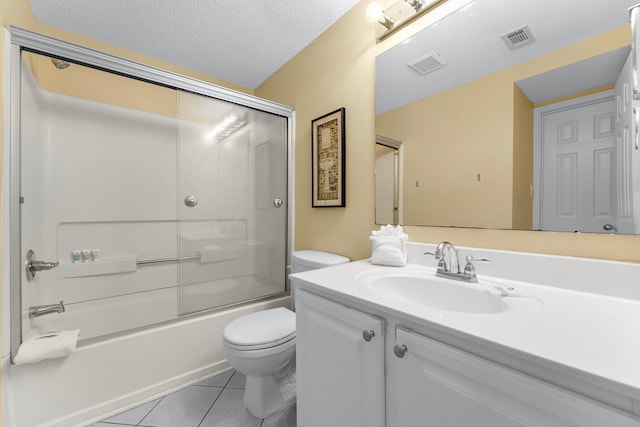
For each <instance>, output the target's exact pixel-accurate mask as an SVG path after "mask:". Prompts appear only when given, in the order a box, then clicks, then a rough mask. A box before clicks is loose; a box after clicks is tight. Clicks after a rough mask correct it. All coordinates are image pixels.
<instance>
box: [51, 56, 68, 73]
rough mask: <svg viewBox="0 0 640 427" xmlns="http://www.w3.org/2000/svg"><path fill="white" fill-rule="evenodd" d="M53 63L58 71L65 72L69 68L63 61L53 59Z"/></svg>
mask: <svg viewBox="0 0 640 427" xmlns="http://www.w3.org/2000/svg"><path fill="white" fill-rule="evenodd" d="M51 62H53V65H54V67H56V68H57V69H58V70H64V69H65V68H68V67H69V63H68V62H66V61H63V60H62V59H57V58H51Z"/></svg>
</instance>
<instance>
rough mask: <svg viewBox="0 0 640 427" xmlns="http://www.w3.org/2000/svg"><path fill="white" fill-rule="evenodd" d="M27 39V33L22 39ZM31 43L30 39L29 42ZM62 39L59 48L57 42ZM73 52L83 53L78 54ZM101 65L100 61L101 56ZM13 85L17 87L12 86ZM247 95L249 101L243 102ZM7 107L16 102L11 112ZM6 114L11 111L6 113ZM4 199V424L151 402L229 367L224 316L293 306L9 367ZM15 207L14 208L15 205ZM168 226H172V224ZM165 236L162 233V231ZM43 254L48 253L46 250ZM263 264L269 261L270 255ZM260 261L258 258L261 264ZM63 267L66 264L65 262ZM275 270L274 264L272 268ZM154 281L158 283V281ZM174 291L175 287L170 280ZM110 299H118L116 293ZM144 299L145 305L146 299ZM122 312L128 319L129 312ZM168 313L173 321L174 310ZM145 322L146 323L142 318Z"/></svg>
mask: <svg viewBox="0 0 640 427" xmlns="http://www.w3.org/2000/svg"><path fill="white" fill-rule="evenodd" d="M14 32H15V33H17V34H18V37H17V39H19V41H20V44H23V43H22V37H23V36H24V34H23V33H22V31H21V30H15V29H12V34H11V35H9V33H8V32H7V31H6V30H5V42H6V44H5V49H4V52H5V57H4V58H3V59H4V61H5V63H6V64H9V65H10V66H8V67H5V68H4V69H5V75H4V76H3V77H4V81H6V82H9V81H11V80H10V77H11V75H12V73H16V72H17V70H18V65H17V63H18V62H19V61H20V58H19V56H20V55H19V48H17V47H16V46H15V45H12V44H11V38H12V36H14V35H15V34H14ZM30 37H31V36H29V35H27V36H26V39H29V38H30ZM33 37H34V38H35V39H37V38H38V37H41V36H37V35H35V36H33ZM44 39H47V38H44ZM49 42H50V40H44V44H47V43H49ZM14 43H15V42H14ZM29 43H30V42H29V41H27V45H28V44H29ZM60 45H63V46H62V47H60ZM64 45H65V44H64V43H60V42H55V41H54V43H53V44H51V49H52V50H53V51H56V52H59V49H62V51H65V49H67V50H68V53H69V57H74V58H76V59H77V57H78V55H81V54H82V50H83V48H80V47H77V46H72V47H71V48H69V47H68V46H64ZM78 51H80V52H81V53H80V54H78V53H77V52H78ZM65 52H66V51H65ZM84 54H87V52H84ZM89 54H90V56H91V61H89V62H92V61H94V62H95V61H97V62H100V61H106V62H107V63H111V61H113V63H114V64H115V67H114V68H116V69H119V70H122V67H125V68H126V67H127V66H130V64H128V63H127V61H124V60H119V59H117V58H115V59H114V58H109V57H107V56H106V55H102V54H100V53H96V52H89ZM105 58H106V59H105ZM100 63H101V64H104V62H100ZM123 64H124V65H123ZM133 68H140V71H139V73H140V74H143V75H150V74H151V75H155V73H158V74H159V75H160V77H159V80H160V81H163V82H166V81H167V79H169V80H170V79H171V78H173V76H172V75H170V73H166V72H163V71H161V70H152V71H149V69H147V68H146V67H144V66H141V65H139V64H138V65H135V64H134V67H133ZM145 73H147V74H145ZM149 73H150V74H149ZM134 74H135V73H134ZM177 78H178V79H184V80H185V81H186V82H185V85H186V86H187V87H190V88H192V89H193V88H196V89H201V90H196V91H195V92H202V93H205V94H209V95H210V94H211V92H225V91H226V90H225V89H222V88H215V87H212V88H209V87H208V86H207V85H205V84H203V83H201V82H197V81H191V80H189V79H186V78H182V77H180V76H178V77H177ZM13 88H14V89H15V85H14V86H13ZM12 92H13V93H14V94H15V90H12ZM4 93H5V98H4V100H3V101H4V105H5V109H4V111H5V116H4V122H5V126H4V140H5V143H8V141H10V140H14V139H15V137H16V135H15V133H14V132H15V131H14V129H16V128H19V127H20V122H19V115H18V114H15V104H13V100H12V98H11V94H10V91H8V90H7V91H4ZM229 96H230V99H232V100H233V101H232V102H238V101H240V103H242V101H246V102H247V105H250V106H251V107H253V108H257V109H262V107H263V106H264V107H265V110H266V111H269V110H271V111H272V112H276V114H279V115H282V116H288V117H291V116H292V115H293V113H292V112H291V111H289V112H288V113H287V112H286V107H283V106H278V105H277V104H274V105H273V106H270V105H269V104H270V103H268V102H266V101H264V100H260V99H258V98H253V97H247V96H246V95H244V94H238V93H231V94H229ZM222 98H224V97H222ZM245 98H248V99H247V100H245ZM10 106H11V108H10ZM12 108H14V110H13V111H12ZM273 110H275V111H273ZM10 112H11V113H13V114H10ZM9 124H10V125H9ZM40 130H41V129H40ZM40 130H38V129H34V132H39V131H40ZM36 136H37V135H36ZM292 136H293V135H292V130H291V128H289V130H288V134H287V137H288V140H289V141H291V138H292ZM292 149H293V144H289V149H288V151H289V153H288V158H287V160H286V162H287V164H288V168H289V172H288V175H289V177H290V176H291V175H292V173H293V172H292V170H291V166H292V165H291V159H292V152H291V150H292ZM4 152H5V155H4V156H3V174H4V177H3V178H4V179H3V194H5V197H6V195H8V194H10V186H9V182H10V179H9V176H10V175H11V173H12V171H11V169H10V164H11V151H10V150H9V149H8V148H7V147H5V148H4ZM292 193H293V190H292V188H289V189H288V190H287V197H288V198H290V197H291V195H292ZM8 200H9V198H8V197H6V198H5V203H3V219H2V221H3V230H4V232H3V238H2V240H3V271H2V277H3V282H2V293H3V300H2V305H3V311H2V318H3V319H2V320H3V325H2V380H3V381H2V389H3V393H2V399H3V411H2V412H3V425H5V426H8V427H10V426H16V427H18V426H19V427H28V426H65V427H66V426H76V425H77V426H81V425H86V424H87V423H90V422H94V421H97V420H99V419H102V418H104V417H106V416H109V415H111V414H114V413H116V412H118V411H121V410H123V409H126V408H128V407H133V406H136V405H139V404H141V403H143V402H146V401H150V400H153V399H154V398H156V397H158V396H160V395H163V394H166V393H168V392H171V391H172V390H176V389H179V388H182V387H184V386H187V385H189V384H191V383H193V382H196V381H199V380H201V379H203V378H205V377H207V376H210V375H214V374H216V373H218V372H220V371H222V370H224V369H227V368H228V365H227V363H226V360H225V359H224V355H223V353H222V338H221V337H222V329H223V328H224V326H225V325H226V324H227V323H228V322H230V321H231V320H233V319H235V318H237V317H239V316H242V315H245V314H248V313H251V312H255V311H260V310H264V309H268V308H273V307H280V306H285V307H288V306H290V300H291V299H290V297H288V296H281V297H279V298H272V299H269V300H262V301H256V302H253V303H247V304H243V305H242V306H235V307H228V308H223V309H220V310H217V311H214V312H209V313H206V314H200V315H193V316H187V317H184V318H182V319H178V320H173V321H171V322H165V323H160V324H157V325H156V326H153V327H146V328H143V329H139V330H137V331H135V332H133V333H121V334H116V335H113V336H111V337H110V338H108V339H103V340H102V341H95V340H93V343H85V344H83V345H81V346H79V348H78V349H77V350H76V351H75V352H74V353H73V354H72V355H71V356H69V357H67V358H62V359H52V360H46V361H44V362H41V363H38V364H30V365H22V366H16V365H12V364H11V363H10V349H11V345H10V342H11V339H10V332H11V329H12V327H11V321H14V322H15V317H13V316H12V315H11V312H10V301H11V298H10V295H11V277H12V276H11V274H12V271H13V270H10V269H9V265H10V262H9V259H10V258H9V253H10V250H9V248H10V247H11V242H12V241H15V240H12V238H11V237H12V236H11V234H12V233H9V230H10V226H11V224H10V220H9V217H10V215H9V213H10V212H13V211H12V209H14V208H12V205H11V203H7V201H8ZM13 206H14V207H15V205H13ZM288 212H289V224H288V226H287V227H288V239H287V240H288V241H287V246H288V247H289V248H290V245H291V241H292V225H291V222H292V210H291V207H290V206H289V207H288ZM156 226H157V224H156ZM171 227H172V229H173V230H174V231H175V229H176V225H175V223H174V224H173V225H172V226H171ZM171 227H169V228H171ZM161 228H162V227H161ZM165 228H166V227H165ZM268 232H271V233H273V232H275V230H269V231H268ZM163 234H166V230H165V232H164V233H163ZM174 236H175V234H174ZM14 239H15V237H14ZM174 242H175V237H174ZM247 244H248V246H259V242H255V241H253V242H252V241H247ZM174 250H175V249H174ZM249 250H250V251H254V252H255V251H256V250H262V249H260V248H258V249H255V250H254V249H252V248H250V249H249ZM44 255H45V256H46V255H47V254H44ZM45 256H42V257H40V259H45ZM214 258H215V254H214ZM265 262H268V260H267V261H265ZM265 262H262V265H264V263H265ZM237 267H238V266H236V267H235V268H237ZM167 268H169V269H173V271H175V270H176V268H175V266H169V267H167ZM232 268H233V267H232ZM61 270H64V268H63V269H61ZM67 270H68V269H67ZM272 270H275V269H273V268H272ZM53 271H55V270H53ZM149 272H150V273H149V274H150V276H149V277H148V280H145V283H147V284H149V283H152V284H153V283H154V282H162V280H163V276H164V275H166V273H167V269H166V268H159V269H155V272H154V270H152V269H150V270H149ZM271 273H273V272H271ZM187 274H189V273H187ZM174 277H175V276H174ZM152 286H157V283H156V284H154V285H152ZM195 287H196V288H197V287H198V286H197V285H196V286H195ZM173 289H174V290H173V292H174V293H175V284H174V288H173ZM82 291H83V292H85V293H88V294H90V293H91V289H84V290H82ZM152 292H160V293H161V294H162V292H163V289H162V286H160V289H157V290H156V291H152ZM85 297H87V295H85ZM158 297H159V298H160V299H161V300H162V299H163V298H164V297H163V296H162V295H158ZM165 297H166V295H165ZM115 298H118V297H117V296H116V297H115ZM165 299H166V298H165ZM175 300H176V297H175V296H172V297H170V298H169V299H168V302H167V304H166V310H165V311H162V310H161V313H164V314H161V315H160V317H159V318H158V319H155V320H154V321H155V322H158V321H163V320H165V318H164V315H165V314H167V313H168V312H169V311H170V312H171V313H172V314H175V311H176V305H175V304H174V302H175ZM113 301H116V300H113ZM116 302H117V301H116ZM145 304H147V305H148V302H147V303H145ZM125 305H126V304H125ZM116 306H117V304H116ZM140 308H141V307H140V306H138V307H136V306H135V304H134V305H133V306H131V307H128V308H127V307H124V309H125V311H128V314H129V315H131V314H134V313H136V312H139V311H138V310H139V309H140ZM124 317H126V313H125V316H124ZM173 318H174V319H175V316H174V317H173ZM147 320H148V319H147ZM101 323H103V321H102V320H101V319H98V321H95V322H94V326H96V327H99V326H100V324H101ZM144 323H148V322H146V321H145V322H143V323H142V324H144ZM95 332H96V334H95V335H100V334H104V333H107V334H108V333H109V332H110V331H98V330H97V329H96V331H95ZM90 342H91V341H90Z"/></svg>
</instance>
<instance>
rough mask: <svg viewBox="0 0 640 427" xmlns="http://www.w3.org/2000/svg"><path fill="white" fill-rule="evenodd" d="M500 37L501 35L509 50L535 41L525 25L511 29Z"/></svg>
mask: <svg viewBox="0 0 640 427" xmlns="http://www.w3.org/2000/svg"><path fill="white" fill-rule="evenodd" d="M500 37H502V40H503V41H504V43H505V44H506V45H507V47H508V48H509V49H511V50H514V49H518V48H519V47H522V46H526V45H528V44H531V43H533V42H534V41H536V39H535V38H534V37H533V34H531V30H530V29H529V27H528V26H526V25H525V26H523V27H520V28H516V29H515V30H513V31H509V32H508V33H505V34H503V35H501V36H500Z"/></svg>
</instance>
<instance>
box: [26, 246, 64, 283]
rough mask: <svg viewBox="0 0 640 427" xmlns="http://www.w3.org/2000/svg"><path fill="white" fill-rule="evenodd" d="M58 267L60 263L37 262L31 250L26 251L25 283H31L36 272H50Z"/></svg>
mask: <svg viewBox="0 0 640 427" xmlns="http://www.w3.org/2000/svg"><path fill="white" fill-rule="evenodd" d="M58 265H60V261H56V262H48V261H38V260H37V259H36V253H35V252H33V251H32V250H31V249H29V250H28V251H27V260H26V261H25V270H26V273H27V282H32V281H33V279H35V278H36V271H43V270H51V269H52V268H56V267H57V266H58Z"/></svg>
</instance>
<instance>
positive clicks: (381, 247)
mask: <svg viewBox="0 0 640 427" xmlns="http://www.w3.org/2000/svg"><path fill="white" fill-rule="evenodd" d="M369 238H370V239H371V263H372V264H377V265H388V266H392V267H402V266H403V265H405V264H406V263H407V250H406V245H405V243H406V242H407V240H409V236H407V235H406V234H405V233H403V232H402V227H401V226H398V227H393V226H391V225H387V226H384V227H380V230H379V231H372V232H371V236H370V237H369Z"/></svg>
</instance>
